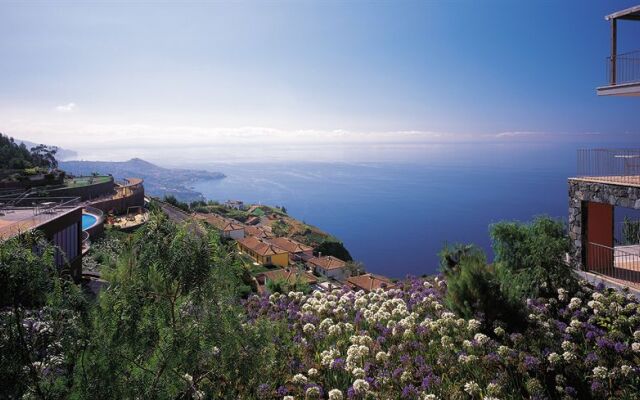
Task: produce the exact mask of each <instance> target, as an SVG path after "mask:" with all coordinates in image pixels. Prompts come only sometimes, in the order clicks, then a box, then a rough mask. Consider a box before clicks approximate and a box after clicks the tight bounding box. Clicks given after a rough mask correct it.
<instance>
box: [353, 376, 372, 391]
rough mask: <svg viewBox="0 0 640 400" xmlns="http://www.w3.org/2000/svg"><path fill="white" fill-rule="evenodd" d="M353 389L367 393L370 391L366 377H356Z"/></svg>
mask: <svg viewBox="0 0 640 400" xmlns="http://www.w3.org/2000/svg"><path fill="white" fill-rule="evenodd" d="M353 390H355V391H356V393H358V394H362V393H366V392H368V391H369V382H367V381H365V380H364V379H356V380H355V381H353Z"/></svg>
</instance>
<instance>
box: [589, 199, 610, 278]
mask: <svg viewBox="0 0 640 400" xmlns="http://www.w3.org/2000/svg"><path fill="white" fill-rule="evenodd" d="M585 239H586V240H585V242H586V245H587V262H586V267H587V271H593V272H600V273H605V274H610V273H613V206H612V205H609V204H602V203H592V202H587V229H586V238H585Z"/></svg>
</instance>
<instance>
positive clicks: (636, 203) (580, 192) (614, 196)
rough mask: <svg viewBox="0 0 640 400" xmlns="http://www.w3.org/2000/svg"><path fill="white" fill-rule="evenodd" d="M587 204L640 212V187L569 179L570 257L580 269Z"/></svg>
mask: <svg viewBox="0 0 640 400" xmlns="http://www.w3.org/2000/svg"><path fill="white" fill-rule="evenodd" d="M586 202H593V203H603V204H609V205H612V206H618V207H626V208H634V209H636V210H640V187H635V186H625V185H621V184H614V183H602V182H591V181H587V180H582V179H576V178H573V179H569V238H570V239H571V250H570V256H571V259H572V261H574V262H575V265H576V266H578V267H579V268H581V267H582V265H583V260H582V256H583V250H582V248H583V245H584V243H583V240H584V237H585V229H586V215H585V214H586V211H585V209H584V208H586V205H585V203H586Z"/></svg>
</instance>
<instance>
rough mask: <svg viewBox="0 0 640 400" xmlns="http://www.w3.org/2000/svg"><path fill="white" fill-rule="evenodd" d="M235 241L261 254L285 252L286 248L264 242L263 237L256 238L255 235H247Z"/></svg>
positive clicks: (269, 254) (268, 254)
mask: <svg viewBox="0 0 640 400" xmlns="http://www.w3.org/2000/svg"><path fill="white" fill-rule="evenodd" d="M237 242H238V243H240V245H242V246H244V247H246V248H247V249H249V250H252V251H254V252H256V253H257V254H259V255H261V256H272V255H275V254H287V251H286V250H283V249H281V248H279V247H278V246H274V245H273V244H271V243H268V242H266V241H265V240H264V239H261V238H257V237H255V236H247V237H245V238H243V239H238V240H237Z"/></svg>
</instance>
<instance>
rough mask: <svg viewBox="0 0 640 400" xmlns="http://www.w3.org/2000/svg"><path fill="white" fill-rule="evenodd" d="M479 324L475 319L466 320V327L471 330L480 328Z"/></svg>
mask: <svg viewBox="0 0 640 400" xmlns="http://www.w3.org/2000/svg"><path fill="white" fill-rule="evenodd" d="M480 325H481V324H480V321H478V320H477V319H470V320H469V322H467V326H468V329H469V330H470V331H471V332H474V331H477V330H478V329H479V328H480Z"/></svg>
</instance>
